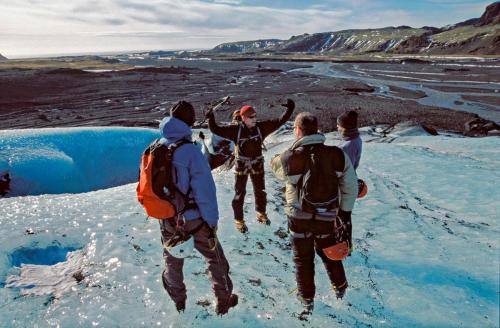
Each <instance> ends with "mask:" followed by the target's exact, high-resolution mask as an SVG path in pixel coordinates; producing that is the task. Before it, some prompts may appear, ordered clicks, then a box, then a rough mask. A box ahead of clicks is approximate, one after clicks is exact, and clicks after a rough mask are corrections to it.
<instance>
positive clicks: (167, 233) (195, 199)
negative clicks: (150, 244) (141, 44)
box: [160, 101, 238, 315]
mask: <svg viewBox="0 0 500 328" xmlns="http://www.w3.org/2000/svg"><path fill="white" fill-rule="evenodd" d="M194 121H195V112H194V109H193V106H192V105H191V104H190V103H188V102H186V101H179V102H178V103H177V104H175V105H174V106H173V107H172V108H171V110H170V116H168V117H165V118H164V119H163V120H162V121H161V123H160V132H161V135H162V137H163V138H162V139H161V140H162V142H163V143H164V144H165V145H170V144H172V143H177V142H179V141H181V140H183V139H184V140H186V141H187V142H186V143H183V144H182V145H180V146H179V147H178V148H177V150H176V151H175V152H174V155H173V159H172V163H173V168H174V169H173V171H174V172H173V174H174V176H173V180H174V181H175V184H176V186H177V188H178V190H179V191H180V192H181V193H183V194H185V195H186V196H187V197H188V199H189V203H190V204H192V206H189V207H188V209H187V210H185V212H184V213H183V216H182V218H183V222H182V223H183V229H184V231H185V232H186V233H189V234H192V236H193V238H194V248H195V249H196V250H198V252H200V253H201V254H202V255H203V256H204V257H205V260H206V262H207V264H208V271H209V277H210V278H211V280H212V289H213V291H214V293H215V297H216V300H217V302H216V312H217V314H219V315H224V314H226V313H227V312H228V310H229V309H230V308H231V307H234V306H236V305H237V304H238V296H237V295H236V294H232V290H233V284H232V281H231V278H230V277H229V263H228V261H227V259H226V257H225V255H224V251H223V249H222V246H221V245H220V243H219V242H217V239H216V237H215V232H216V229H217V223H218V220H219V210H218V207H217V197H216V189H215V182H214V179H213V177H212V173H211V170H210V167H209V165H208V162H207V159H206V158H205V156H204V155H203V154H202V152H201V149H200V148H199V147H198V146H197V145H196V144H194V143H193V142H192V139H191V134H192V130H191V126H192V125H193V123H194ZM183 203H185V200H184V199H182V198H179V197H177V198H176V204H175V205H176V208H177V209H179V208H182V207H183V206H184V205H185V204H183ZM176 224H178V222H176V220H175V219H174V218H172V219H166V220H160V229H161V234H162V241H166V240H170V239H171V238H172V236H173V235H174V234H175V233H176ZM164 259H165V270H164V271H163V274H162V281H163V286H164V287H165V289H166V291H167V292H168V294H169V295H170V297H171V298H172V300H173V301H174V302H175V306H176V308H177V310H178V311H179V312H182V311H184V309H185V307H186V298H187V295H186V286H185V285H184V281H183V280H184V277H183V273H182V268H183V265H184V259H183V258H178V257H175V256H173V255H172V254H171V253H169V251H168V250H167V249H164Z"/></svg>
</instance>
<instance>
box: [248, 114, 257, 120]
mask: <svg viewBox="0 0 500 328" xmlns="http://www.w3.org/2000/svg"><path fill="white" fill-rule="evenodd" d="M247 117H248V118H252V119H254V118H257V115H252V116H247Z"/></svg>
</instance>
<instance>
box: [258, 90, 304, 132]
mask: <svg viewBox="0 0 500 328" xmlns="http://www.w3.org/2000/svg"><path fill="white" fill-rule="evenodd" d="M282 106H284V107H286V111H285V112H284V113H283V114H282V115H281V116H280V117H279V118H275V119H271V120H266V121H262V122H259V123H258V126H259V128H260V131H261V133H262V137H263V138H265V137H267V136H268V135H270V134H271V133H273V132H274V131H276V130H277V129H278V128H279V127H280V126H282V125H283V124H285V122H286V121H288V120H289V119H290V117H291V116H292V113H293V110H294V109H295V103H294V102H293V100H292V99H287V102H286V104H283V105H282Z"/></svg>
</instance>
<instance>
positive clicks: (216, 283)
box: [160, 219, 233, 303]
mask: <svg viewBox="0 0 500 328" xmlns="http://www.w3.org/2000/svg"><path fill="white" fill-rule="evenodd" d="M202 222H203V221H202V220H201V219H197V220H193V221H187V222H186V223H185V225H184V227H185V229H186V231H192V230H193V229H195V228H196V227H197V226H199V225H200V224H201V223H202ZM160 229H161V234H162V240H168V239H169V238H170V237H171V236H172V235H173V234H174V232H175V227H174V226H173V225H172V223H171V222H170V221H168V220H160ZM209 234H210V230H209V228H208V225H206V224H204V225H203V227H202V228H201V229H200V230H199V231H197V232H196V233H195V234H194V235H193V237H194V247H195V249H196V250H197V251H198V252H200V253H201V254H202V255H203V257H205V261H206V262H207V264H208V272H209V277H210V280H211V281H212V289H213V291H214V293H215V297H216V298H217V300H218V301H224V302H225V301H226V300H227V299H228V298H229V296H230V295H231V293H232V291H233V283H232V281H231V278H229V263H228V262H227V260H226V257H225V256H224V251H223V250H222V247H221V245H220V243H218V242H217V247H216V248H215V250H211V249H210V247H209V245H208V238H209ZM163 258H164V259H165V270H164V271H163V276H162V278H163V284H164V287H165V289H166V290H167V292H168V294H169V295H170V298H172V300H173V301H174V302H175V303H178V302H182V301H185V300H186V285H184V275H183V273H182V267H183V266H184V259H179V258H176V257H174V256H172V255H170V253H169V252H168V251H167V250H166V249H164V251H163ZM188 261H189V259H188Z"/></svg>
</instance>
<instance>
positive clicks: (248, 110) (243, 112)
mask: <svg viewBox="0 0 500 328" xmlns="http://www.w3.org/2000/svg"><path fill="white" fill-rule="evenodd" d="M255 113H256V111H255V109H254V108H253V107H252V106H248V105H245V106H243V107H241V108H240V116H250V115H252V114H255Z"/></svg>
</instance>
